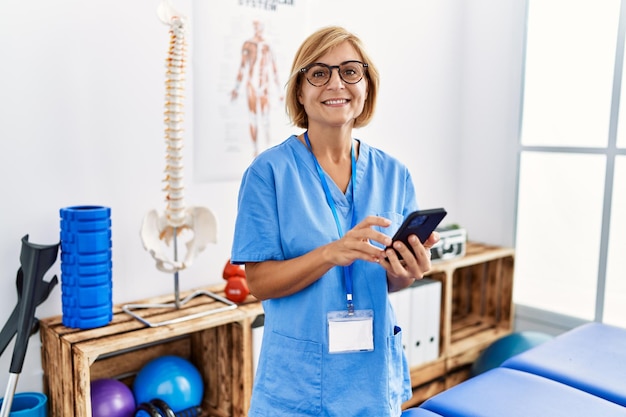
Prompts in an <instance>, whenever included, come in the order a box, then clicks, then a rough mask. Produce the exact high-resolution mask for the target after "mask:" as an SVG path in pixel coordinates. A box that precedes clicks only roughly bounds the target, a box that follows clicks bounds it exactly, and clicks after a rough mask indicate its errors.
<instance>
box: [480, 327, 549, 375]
mask: <svg viewBox="0 0 626 417" xmlns="http://www.w3.org/2000/svg"><path fill="white" fill-rule="evenodd" d="M550 339H553V336H550V335H548V334H545V333H541V332H532V331H525V332H516V333H511V334H509V335H506V336H504V337H502V338H500V339H498V340H496V341H495V342H493V343H492V344H491V345H489V347H487V349H485V350H484V351H482V352H481V354H480V355H479V356H478V358H477V359H476V361H475V362H474V363H473V364H472V369H471V375H472V376H476V375H478V374H482V373H483V372H486V371H488V370H490V369H493V368H497V367H498V366H500V365H502V363H503V362H504V361H506V360H507V359H509V358H511V357H513V356H515V355H517V354H519V353H522V352H524V351H527V350H529V349H531V348H533V347H535V346H538V345H540V344H542V343H544V342H547V341H548V340H550Z"/></svg>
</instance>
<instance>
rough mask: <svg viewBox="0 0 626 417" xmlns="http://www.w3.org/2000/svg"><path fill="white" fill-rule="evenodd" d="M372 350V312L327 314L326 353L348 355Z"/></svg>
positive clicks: (336, 312) (358, 311)
mask: <svg viewBox="0 0 626 417" xmlns="http://www.w3.org/2000/svg"><path fill="white" fill-rule="evenodd" d="M372 350H374V311H373V310H355V311H354V314H351V315H350V314H348V311H346V310H344V311H331V312H329V313H328V352H329V353H350V352H368V351H372Z"/></svg>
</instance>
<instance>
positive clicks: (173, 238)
mask: <svg viewBox="0 0 626 417" xmlns="http://www.w3.org/2000/svg"><path fill="white" fill-rule="evenodd" d="M158 14H159V17H160V19H161V21H163V23H166V24H168V25H169V27H170V30H169V33H170V47H169V51H168V57H167V59H166V68H167V71H166V81H165V89H166V94H165V120H164V121H165V143H166V155H165V178H164V180H163V182H164V183H165V187H164V189H163V191H165V194H166V197H165V200H166V203H167V204H166V207H165V211H164V212H163V213H160V212H158V211H157V210H155V209H153V210H150V211H149V212H148V213H147V214H146V216H145V217H144V220H143V224H142V226H141V239H142V242H143V246H144V248H145V249H146V250H147V251H148V252H149V253H150V255H152V257H153V258H154V259H155V260H156V266H157V269H159V270H160V271H163V272H170V273H177V272H178V271H180V270H183V269H185V268H187V267H189V266H190V265H191V264H192V263H193V261H194V259H195V258H196V256H197V255H198V254H199V253H200V252H202V251H203V250H204V249H205V248H206V246H207V244H209V243H215V242H216V237H217V226H216V220H215V216H214V215H213V213H212V212H211V211H210V210H209V209H208V208H205V207H186V206H185V198H184V189H185V186H184V182H183V171H184V165H183V130H184V129H183V126H182V125H183V101H184V95H183V93H184V82H185V65H186V58H185V54H186V52H187V51H186V48H187V43H186V40H185V35H186V32H187V24H186V19H185V18H184V17H182V16H180V15H176V14H175V11H174V10H173V9H172V8H171V7H170V6H169V4H168V3H167V2H162V3H161V5H160V6H159V10H158ZM183 232H186V233H185V236H188V235H189V233H187V232H190V233H191V234H192V236H191V237H190V239H189V240H188V241H187V243H186V248H187V251H186V252H187V253H186V255H185V256H184V257H183V258H182V260H179V258H178V245H177V239H178V237H179V236H180V235H181V233H183ZM172 243H173V247H170V246H171V245H172ZM168 249H169V250H168ZM168 252H173V257H170V256H169V255H168Z"/></svg>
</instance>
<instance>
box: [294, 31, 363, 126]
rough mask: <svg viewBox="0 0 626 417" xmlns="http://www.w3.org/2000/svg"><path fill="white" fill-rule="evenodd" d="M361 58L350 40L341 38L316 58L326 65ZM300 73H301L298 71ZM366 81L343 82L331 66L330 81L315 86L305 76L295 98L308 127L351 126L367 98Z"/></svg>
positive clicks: (360, 59)
mask: <svg viewBox="0 0 626 417" xmlns="http://www.w3.org/2000/svg"><path fill="white" fill-rule="evenodd" d="M362 60H363V58H362V57H361V56H360V55H359V53H358V52H357V50H356V49H355V48H354V47H353V46H352V44H351V43H350V42H343V43H340V44H339V45H337V46H336V47H334V48H332V49H331V50H330V51H329V52H327V53H326V54H325V55H322V56H321V57H320V58H319V59H318V60H317V62H320V63H323V64H326V65H330V66H333V65H339V64H341V63H342V62H346V61H362ZM302 77H304V75H302ZM367 91H368V81H367V77H363V79H362V80H361V81H359V82H358V83H356V84H347V83H345V82H344V81H342V80H341V78H340V77H339V73H338V72H337V70H336V69H333V71H332V74H331V78H330V81H328V83H327V84H326V85H324V86H321V87H315V86H313V85H311V84H310V83H309V82H307V81H306V80H303V82H301V83H300V92H299V94H298V101H299V102H300V104H302V105H303V106H304V109H305V111H306V114H307V116H308V122H309V128H311V127H314V126H316V125H317V126H319V127H322V128H326V127H350V128H351V127H352V126H353V125H354V119H356V118H357V117H358V116H359V115H360V114H361V112H362V111H363V106H364V104H365V99H366V98H367Z"/></svg>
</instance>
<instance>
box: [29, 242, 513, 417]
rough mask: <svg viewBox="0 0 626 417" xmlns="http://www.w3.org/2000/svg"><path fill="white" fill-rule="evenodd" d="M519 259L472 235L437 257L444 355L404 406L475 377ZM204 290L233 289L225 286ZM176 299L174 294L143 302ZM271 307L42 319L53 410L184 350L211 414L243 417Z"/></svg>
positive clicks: (507, 307) (117, 310)
mask: <svg viewBox="0 0 626 417" xmlns="http://www.w3.org/2000/svg"><path fill="white" fill-rule="evenodd" d="M513 264H514V251H513V249H509V248H502V247H497V246H489V245H484V244H479V243H473V242H470V243H468V244H467V248H466V254H465V256H463V257H461V258H457V259H452V260H448V261H441V262H438V263H435V264H433V268H432V270H431V271H430V272H429V273H428V275H427V277H428V278H432V279H436V280H439V281H441V282H442V291H441V310H440V313H441V314H440V316H441V323H440V338H439V340H440V346H439V356H438V358H437V359H436V360H434V361H431V362H429V363H425V364H422V365H419V366H417V367H414V368H412V369H411V382H412V385H413V397H412V398H411V400H409V401H407V402H406V403H405V404H404V406H405V408H408V407H411V406H414V405H418V404H420V403H421V402H423V401H424V400H426V399H428V398H429V397H431V396H433V395H435V394H437V393H439V392H441V391H443V390H445V389H447V388H449V387H451V386H453V385H456V384H458V383H460V382H462V381H464V380H465V379H467V378H468V377H469V370H470V367H471V364H472V363H473V362H474V360H476V358H477V357H478V355H479V354H480V352H481V351H482V350H484V349H485V348H486V347H487V346H489V345H490V344H491V343H492V342H494V341H495V340H497V339H499V338H500V337H502V336H505V335H506V334H509V333H510V332H511V331H512V326H513V303H512V292H513ZM205 289H206V290H208V291H211V292H214V293H216V294H219V295H221V296H223V295H224V294H223V289H224V286H223V285H222V286H218V287H212V288H211V287H210V288H205ZM191 292H193V291H189V292H188V293H191ZM188 293H182V294H181V296H182V297H185V296H186V295H187V294H188ZM172 301H173V295H169V296H162V297H155V298H152V299H148V300H141V301H138V303H139V304H162V303H171V302H172ZM222 306H223V304H222V303H220V302H218V301H216V300H215V299H213V298H209V297H197V298H194V299H192V300H191V301H190V302H189V303H187V304H185V305H184V306H183V307H181V309H179V310H165V311H164V310H163V309H146V310H142V312H141V315H142V316H144V317H146V318H148V317H149V318H150V320H151V321H153V322H161V321H165V320H171V319H175V318H177V317H180V316H185V315H189V314H194V313H196V312H200V311H206V310H207V309H215V308H220V307H222ZM262 314H263V308H262V306H261V303H259V302H258V301H256V299H254V297H251V296H250V297H248V299H247V300H246V302H244V303H242V304H241V305H239V306H238V308H236V309H233V310H229V311H224V312H220V313H216V314H213V315H208V316H204V317H201V318H196V319H192V320H188V321H183V322H179V323H176V324H174V325H165V326H160V327H147V326H145V325H144V324H142V323H141V322H139V321H138V320H136V319H134V318H132V317H131V316H130V315H128V314H126V313H124V312H123V311H122V308H121V306H119V305H118V306H115V307H114V316H113V321H112V322H111V323H110V324H109V325H107V326H104V327H100V328H96V329H89V330H79V329H71V328H67V327H65V326H63V324H62V322H61V319H62V317H61V316H56V317H51V318H47V319H42V320H41V327H40V335H41V340H42V367H43V371H44V392H45V393H46V394H47V396H48V399H49V415H50V416H51V417H61V416H67V415H72V416H74V417H91V396H90V395H91V393H90V382H91V381H92V380H95V379H98V378H118V379H120V380H122V381H123V382H125V383H127V384H128V385H129V386H132V381H133V379H134V376H135V375H136V373H137V372H138V371H139V370H140V369H141V367H143V365H145V364H146V363H147V362H148V361H149V360H151V359H154V358H156V357H159V356H162V355H165V354H176V355H179V356H182V357H185V358H187V359H189V360H190V361H192V363H194V364H195V365H196V366H197V367H198V369H199V370H200V372H201V374H202V375H203V379H204V382H205V395H204V398H203V402H202V410H203V411H202V414H201V416H202V417H244V416H245V415H246V413H247V410H248V406H249V402H250V396H251V393H252V378H253V347H252V324H253V322H254V320H255V319H256V318H257V317H259V316H260V315H262Z"/></svg>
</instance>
